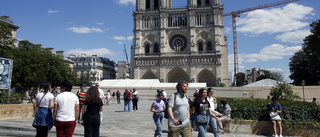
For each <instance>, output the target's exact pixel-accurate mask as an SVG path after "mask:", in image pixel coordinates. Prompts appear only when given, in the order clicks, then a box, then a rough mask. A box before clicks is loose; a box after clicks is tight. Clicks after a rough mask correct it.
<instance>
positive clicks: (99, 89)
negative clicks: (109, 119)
mask: <svg viewBox="0 0 320 137" xmlns="http://www.w3.org/2000/svg"><path fill="white" fill-rule="evenodd" d="M96 87H97V89H98V91H99V97H100V99H101V100H102V104H104V98H105V96H104V92H103V90H102V89H101V88H100V85H99V83H96ZM99 115H100V122H101V123H102V120H103V112H102V111H100V112H99Z"/></svg>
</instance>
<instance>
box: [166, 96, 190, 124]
mask: <svg viewBox="0 0 320 137" xmlns="http://www.w3.org/2000/svg"><path fill="white" fill-rule="evenodd" d="M184 96H185V97H186V98H187V99H188V96H187V95H184ZM176 98H177V93H174V101H176ZM188 100H189V99H188ZM168 102H169V99H167V101H166V102H165V104H166V109H165V110H163V112H164V116H163V117H164V118H165V119H168V118H169V113H168Z"/></svg>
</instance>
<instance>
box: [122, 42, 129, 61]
mask: <svg viewBox="0 0 320 137" xmlns="http://www.w3.org/2000/svg"><path fill="white" fill-rule="evenodd" d="M123 47H124V49H123V52H124V54H125V55H126V59H127V63H129V59H128V53H127V48H126V45H125V44H124V45H123Z"/></svg>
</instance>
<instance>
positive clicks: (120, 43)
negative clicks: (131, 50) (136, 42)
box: [117, 41, 125, 45]
mask: <svg viewBox="0 0 320 137" xmlns="http://www.w3.org/2000/svg"><path fill="white" fill-rule="evenodd" d="M117 44H119V45H122V44H125V43H124V42H120V41H118V42H117Z"/></svg>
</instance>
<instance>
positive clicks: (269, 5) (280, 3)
mask: <svg viewBox="0 0 320 137" xmlns="http://www.w3.org/2000/svg"><path fill="white" fill-rule="evenodd" d="M295 1H298V0H284V1H279V2H275V3H270V4H266V5H260V6H256V7H252V8H247V9H242V10H237V11H232V12H229V13H224V14H223V16H224V17H225V16H230V15H231V16H232V30H233V49H234V58H233V59H234V86H237V75H238V73H239V65H238V42H237V30H236V28H237V26H236V17H239V16H238V15H239V14H240V13H244V12H249V11H254V10H257V9H264V8H268V7H273V6H277V5H282V4H286V3H290V2H295Z"/></svg>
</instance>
